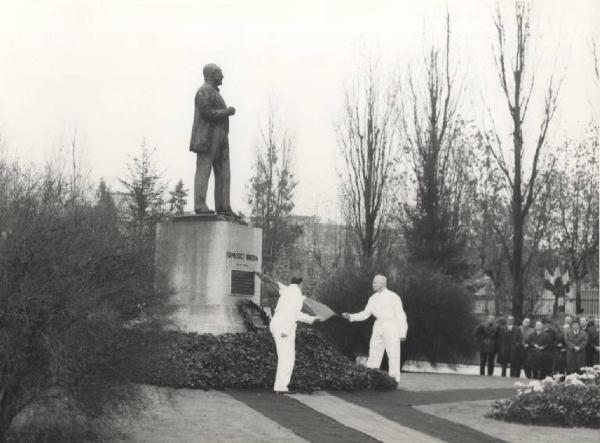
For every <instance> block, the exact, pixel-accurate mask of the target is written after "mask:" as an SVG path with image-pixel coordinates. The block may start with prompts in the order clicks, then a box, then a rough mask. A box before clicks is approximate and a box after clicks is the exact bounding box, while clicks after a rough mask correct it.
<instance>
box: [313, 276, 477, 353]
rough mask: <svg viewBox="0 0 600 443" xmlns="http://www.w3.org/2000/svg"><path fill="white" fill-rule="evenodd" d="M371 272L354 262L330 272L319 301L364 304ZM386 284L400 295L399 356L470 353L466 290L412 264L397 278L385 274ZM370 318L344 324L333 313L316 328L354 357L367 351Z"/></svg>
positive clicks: (344, 306) (338, 307)
mask: <svg viewBox="0 0 600 443" xmlns="http://www.w3.org/2000/svg"><path fill="white" fill-rule="evenodd" d="M375 273H376V271H369V270H361V269H356V268H354V267H351V268H348V269H345V270H340V271H338V272H336V273H334V274H333V275H332V277H331V279H330V281H329V282H327V283H326V284H324V285H323V286H322V287H321V289H320V290H319V294H322V296H321V297H320V300H321V301H322V302H323V303H325V304H327V305H329V306H330V307H331V308H332V309H333V310H334V311H336V312H344V311H345V312H358V311H361V310H363V309H364V307H365V306H366V304H367V301H368V299H369V297H370V296H371V294H372V293H373V290H372V288H371V282H372V280H373V276H374V274H375ZM388 287H389V288H390V289H391V290H393V291H395V292H397V293H398V295H400V298H401V299H402V302H403V305H404V310H405V311H406V315H407V319H408V334H407V339H406V341H405V342H404V343H403V344H402V360H403V361H405V360H407V359H415V360H426V361H428V362H430V363H431V364H433V365H435V364H436V363H439V362H445V363H450V364H455V363H459V362H460V361H462V360H464V359H469V358H471V357H472V354H473V351H474V347H475V343H474V337H473V331H474V329H475V326H476V323H475V317H474V316H473V314H472V312H471V311H472V309H471V303H472V302H471V298H470V296H469V294H468V293H467V291H466V290H465V289H464V288H463V287H462V286H460V285H458V284H456V283H455V282H453V281H452V280H451V278H449V277H447V276H444V275H442V274H438V273H435V272H432V271H430V270H429V269H424V268H422V267H419V266H411V267H408V268H407V269H405V270H404V271H403V272H402V273H400V276H399V277H398V278H396V279H395V280H394V279H391V278H390V279H388ZM372 325H373V318H370V319H369V320H368V321H365V322H356V323H349V322H347V321H345V320H342V319H341V318H340V317H334V318H332V319H331V320H329V321H327V322H324V323H323V324H322V325H319V326H317V328H318V329H319V330H320V331H321V332H322V333H323V334H324V335H325V336H326V337H327V338H328V339H330V340H331V341H332V342H334V343H335V344H336V346H337V347H338V348H339V349H340V350H342V352H343V353H344V354H345V355H347V356H349V357H350V358H354V357H355V356H356V355H357V354H365V353H367V352H368V347H369V338H370V336H371V331H372Z"/></svg>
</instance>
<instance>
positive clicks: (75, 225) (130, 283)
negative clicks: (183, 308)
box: [0, 161, 166, 440]
mask: <svg viewBox="0 0 600 443" xmlns="http://www.w3.org/2000/svg"><path fill="white" fill-rule="evenodd" d="M0 182H1V185H0V276H1V277H0V440H2V439H3V438H4V437H5V435H6V432H7V430H8V428H9V427H10V425H11V422H12V420H13V419H14V418H15V417H16V416H17V415H18V414H19V413H21V412H22V411H24V410H26V409H27V408H30V407H34V406H35V405H39V404H40V402H43V401H44V399H45V398H47V397H48V396H49V395H52V397H55V398H60V399H61V403H62V404H64V405H66V407H67V408H68V409H69V411H71V412H70V413H72V414H77V415H79V416H81V417H84V418H85V419H86V420H84V421H85V422H86V423H90V421H93V420H100V419H106V418H110V417H111V416H114V414H116V413H118V411H119V410H120V409H121V408H123V407H124V406H135V405H137V404H139V396H138V389H137V387H136V386H134V385H133V384H131V383H130V381H129V379H128V377H127V374H128V370H127V365H128V362H129V357H130V350H129V349H127V347H126V346H125V340H126V337H125V332H124V329H123V324H124V322H126V321H128V320H130V319H133V318H135V317H137V316H139V315H140V313H142V312H143V313H145V314H146V316H147V317H148V318H151V317H153V316H154V315H155V314H156V315H158V314H160V313H162V312H164V311H163V308H165V299H166V297H165V294H166V291H163V290H162V288H161V287H160V286H161V285H158V287H156V288H155V286H154V277H155V276H154V271H153V260H152V256H150V257H148V256H145V255H143V254H137V253H136V251H134V250H133V249H131V247H130V246H128V245H130V244H131V243H129V242H127V241H126V240H125V238H124V237H123V234H121V232H120V230H119V226H118V224H117V221H116V219H115V218H114V206H111V205H109V204H108V203H107V202H108V201H107V200H106V198H105V197H106V189H104V190H103V189H102V187H101V189H100V193H99V197H100V199H99V201H98V202H97V203H96V204H94V203H92V202H89V201H86V200H85V199H83V198H78V199H72V198H70V192H71V191H70V189H73V188H75V187H73V186H67V184H66V182H65V180H64V177H63V176H62V175H61V174H60V173H59V172H56V171H53V170H52V169H47V170H46V171H45V173H43V174H41V173H36V172H35V171H28V170H24V169H23V168H20V167H19V166H18V165H8V164H6V163H3V162H2V161H0ZM148 324H153V323H152V322H151V321H150V322H149V323H148ZM156 324H157V325H158V323H156Z"/></svg>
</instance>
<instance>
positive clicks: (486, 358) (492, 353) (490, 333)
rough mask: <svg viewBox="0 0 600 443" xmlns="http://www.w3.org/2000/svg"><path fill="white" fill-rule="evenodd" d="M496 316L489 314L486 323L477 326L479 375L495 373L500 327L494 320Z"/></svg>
mask: <svg viewBox="0 0 600 443" xmlns="http://www.w3.org/2000/svg"><path fill="white" fill-rule="evenodd" d="M494 320H495V319H494V316H493V315H489V316H488V318H487V321H486V323H482V324H480V325H479V326H477V329H476V330H475V338H476V339H477V344H478V346H479V375H484V374H485V367H486V365H487V375H493V374H494V358H495V357H496V342H497V340H498V328H497V326H496V324H495V322H494Z"/></svg>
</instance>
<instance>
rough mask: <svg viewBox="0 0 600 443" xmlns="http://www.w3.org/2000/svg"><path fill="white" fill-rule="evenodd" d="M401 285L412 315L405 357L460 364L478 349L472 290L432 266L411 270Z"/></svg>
mask: <svg viewBox="0 0 600 443" xmlns="http://www.w3.org/2000/svg"><path fill="white" fill-rule="evenodd" d="M404 275H405V277H404V278H403V279H402V280H401V281H400V284H399V285H398V293H399V294H400V296H401V297H402V302H403V303H404V310H405V311H406V316H407V318H408V325H409V326H408V335H407V338H406V342H405V343H404V345H403V347H402V358H403V359H404V360H408V359H413V360H419V359H424V360H426V361H429V362H430V363H432V364H436V363H439V362H444V363H450V364H456V363H459V362H460V361H462V360H463V359H465V358H470V357H471V356H472V353H473V349H474V345H475V344H474V342H473V330H474V329H475V326H476V320H475V317H474V316H473V314H472V301H471V297H470V295H469V294H468V292H467V291H466V290H465V289H464V288H463V287H462V286H460V285H458V284H456V283H454V282H453V281H452V280H451V279H450V278H449V277H448V276H445V275H441V274H437V273H433V272H431V271H430V270H428V269H424V268H421V267H413V268H411V269H407V270H406V271H405V273H404Z"/></svg>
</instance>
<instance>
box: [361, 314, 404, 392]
mask: <svg viewBox="0 0 600 443" xmlns="http://www.w3.org/2000/svg"><path fill="white" fill-rule="evenodd" d="M383 351H386V352H387V356H388V362H389V363H388V364H389V374H390V377H392V378H394V379H395V380H396V381H397V382H398V383H400V335H399V332H398V325H397V324H396V323H395V321H394V320H376V321H375V324H373V333H372V335H371V342H370V343H369V359H368V360H367V367H368V368H373V369H379V367H380V366H381V359H382V358H383Z"/></svg>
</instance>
